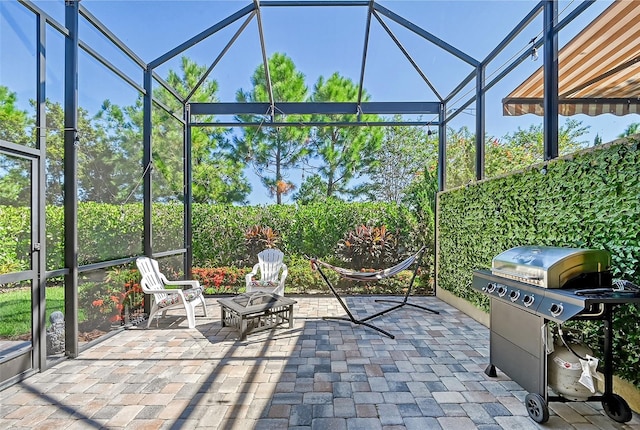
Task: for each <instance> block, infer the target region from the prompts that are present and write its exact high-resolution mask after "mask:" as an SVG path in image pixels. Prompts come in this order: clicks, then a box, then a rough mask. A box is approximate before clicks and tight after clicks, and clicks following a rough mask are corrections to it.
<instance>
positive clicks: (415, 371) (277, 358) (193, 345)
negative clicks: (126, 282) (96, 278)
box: [0, 297, 640, 430]
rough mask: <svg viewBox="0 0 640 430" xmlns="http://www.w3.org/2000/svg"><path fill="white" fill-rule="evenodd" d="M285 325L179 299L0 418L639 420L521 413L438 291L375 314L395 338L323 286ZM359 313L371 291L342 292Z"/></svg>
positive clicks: (297, 422)
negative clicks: (225, 320) (231, 321)
mask: <svg viewBox="0 0 640 430" xmlns="http://www.w3.org/2000/svg"><path fill="white" fill-rule="evenodd" d="M295 299H296V300H297V301H298V304H297V305H296V308H295V316H296V320H295V324H294V328H292V329H289V328H282V329H277V330H272V331H268V332H261V333H256V334H252V335H249V337H248V338H247V340H246V341H242V342H240V341H237V334H236V332H234V331H233V330H231V329H230V328H227V327H225V328H222V327H221V324H220V321H219V318H220V309H219V306H218V305H217V303H216V299H215V298H208V299H207V303H208V306H209V312H210V317H209V318H202V317H197V318H196V319H197V326H196V328H195V329H188V328H186V321H185V320H184V318H181V317H179V316H178V315H179V313H178V311H176V312H175V313H174V314H173V315H172V316H169V317H168V318H166V319H164V320H161V321H160V323H159V325H158V327H157V328H156V324H155V322H154V323H152V325H151V329H149V330H145V329H131V330H125V331H124V332H122V333H120V334H117V335H115V336H113V337H111V338H110V339H107V340H106V341H104V342H101V343H100V344H98V345H96V346H94V347H92V348H90V349H88V350H87V351H85V352H83V353H82V354H81V356H80V357H79V358H77V359H75V360H66V361H64V362H62V363H60V364H58V365H56V366H55V367H53V368H52V369H49V370H47V371H46V372H43V373H40V374H37V375H35V376H33V377H31V378H29V379H27V380H25V381H23V382H21V383H19V384H17V385H14V386H12V387H9V388H7V389H6V390H4V391H2V392H0V428H1V429H15V428H30V429H31V428H34V429H56V430H61V429H92V428H93V429H98V428H100V429H120V428H126V429H192V428H193V429H195V428H197V429H207V428H210V429H286V428H289V429H314V430H316V429H317V430H321V429H322V430H327V429H329V430H331V429H338V430H340V429H344V430H359V429H362V430H375V429H388V430H392V429H416V430H426V429H455V430H459V429H460V430H466V429H484V430H490V429H508V430H512V429H535V428H553V429H580V430H587V429H593V430H596V429H636V430H638V429H640V419H639V418H638V416H637V415H634V417H633V419H632V421H631V422H629V423H627V424H625V425H622V424H618V423H616V422H615V421H612V420H611V419H609V418H608V417H607V416H606V415H605V414H604V412H603V411H602V407H601V405H600V404H599V403H595V402H593V403H584V402H574V403H551V404H550V408H551V418H550V419H549V421H548V423H547V424H546V425H545V426H540V425H538V424H536V423H535V422H534V421H533V420H531V419H530V418H529V417H528V415H527V412H526V410H525V407H524V406H523V399H524V396H525V395H526V392H524V391H523V390H522V388H520V387H519V386H518V385H517V384H516V383H514V382H512V381H510V380H509V378H507V377H506V376H505V375H503V374H501V373H500V372H499V375H498V378H489V377H487V376H486V375H485V374H484V372H483V370H484V368H485V367H486V365H487V363H488V343H489V332H488V330H487V328H485V327H484V326H482V325H481V324H479V323H477V322H476V321H474V320H472V319H471V318H469V317H467V316H466V315H465V314H463V313H461V312H460V311H458V310H457V309H455V308H452V307H451V306H449V305H447V304H445V303H444V302H442V301H440V300H439V299H437V298H435V297H416V298H412V299H411V300H412V301H413V302H414V303H418V304H422V305H424V306H428V307H431V308H435V309H438V310H440V312H441V313H440V315H434V314H431V313H428V312H424V311H420V310H417V309H414V308H411V307H408V306H407V307H404V308H402V309H399V310H396V311H393V312H391V313H389V314H387V315H385V316H382V317H380V318H377V319H375V320H374V321H373V322H375V323H376V324H379V325H380V326H381V327H383V328H384V329H386V330H390V331H391V332H392V333H393V334H394V335H395V336H396V338H395V339H393V340H392V339H389V338H387V337H384V336H381V335H379V334H378V333H377V332H375V331H373V330H371V329H368V328H366V327H362V326H354V325H352V324H350V323H347V322H337V321H324V320H322V318H321V317H322V316H326V315H342V314H343V311H342V309H341V308H340V307H339V304H338V302H337V301H336V300H335V299H333V298H331V297H295ZM347 300H348V302H349V305H350V306H351V308H352V310H353V311H354V312H356V313H357V314H358V315H367V314H370V313H372V312H374V311H377V310H380V309H384V306H388V305H385V304H376V303H375V302H374V300H373V298H372V297H357V298H355V297H349V298H347Z"/></svg>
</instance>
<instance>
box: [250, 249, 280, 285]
mask: <svg viewBox="0 0 640 430" xmlns="http://www.w3.org/2000/svg"><path fill="white" fill-rule="evenodd" d="M283 260H284V254H283V253H282V251H280V250H279V249H265V250H264V251H261V252H260V253H259V254H258V264H256V265H255V266H253V269H252V270H251V272H249V273H247V275H246V277H245V279H246V283H247V293H253V292H263V293H274V294H277V295H279V296H284V281H285V279H286V278H287V273H288V269H287V265H286V264H284V262H283ZM258 272H260V279H254V277H255V276H257V275H258Z"/></svg>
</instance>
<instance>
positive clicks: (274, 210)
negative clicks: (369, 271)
mask: <svg viewBox="0 0 640 430" xmlns="http://www.w3.org/2000/svg"><path fill="white" fill-rule="evenodd" d="M360 224H367V225H375V226H380V225H386V226H387V229H389V230H390V231H392V232H393V233H396V232H398V234H399V236H400V239H401V240H400V242H401V243H402V244H404V246H405V247H407V248H408V250H409V251H413V250H417V249H418V248H419V247H420V246H419V245H418V243H417V240H418V239H417V228H418V227H417V221H416V219H415V217H414V216H413V214H412V213H411V212H410V211H409V210H408V209H407V208H406V207H403V206H399V205H396V204H385V203H344V202H337V201H331V202H327V203H319V204H311V205H304V206H294V205H270V206H250V207H238V206H217V205H194V207H193V264H194V266H202V267H218V266H233V265H237V266H242V265H246V264H247V261H254V260H255V256H248V255H247V254H246V249H245V246H244V232H245V231H246V230H247V229H249V228H250V227H252V226H254V225H260V226H264V227H271V228H272V229H273V230H275V231H276V232H277V233H278V235H279V236H280V237H281V241H280V243H279V244H278V247H279V248H280V249H282V250H283V252H284V253H285V254H287V255H295V256H301V257H304V256H313V257H318V258H322V259H326V258H329V259H331V258H333V257H334V251H335V248H336V245H337V243H338V241H339V240H340V239H342V238H343V236H344V234H345V233H346V232H348V231H349V230H352V229H353V228H355V227H356V226H358V225H360ZM247 259H249V260H247Z"/></svg>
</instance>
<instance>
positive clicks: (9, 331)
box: [0, 287, 64, 339]
mask: <svg viewBox="0 0 640 430" xmlns="http://www.w3.org/2000/svg"><path fill="white" fill-rule="evenodd" d="M46 298H47V305H46V309H47V319H46V322H47V326H48V325H49V315H51V313H52V312H54V311H61V312H64V287H48V288H47V292H46ZM30 334H31V290H30V289H28V288H20V289H16V290H15V291H11V290H9V291H6V292H2V293H0V338H2V339H15V338H18V337H19V336H22V335H30Z"/></svg>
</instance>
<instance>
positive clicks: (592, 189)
mask: <svg viewBox="0 0 640 430" xmlns="http://www.w3.org/2000/svg"><path fill="white" fill-rule="evenodd" d="M639 196H640V143H639V142H638V141H637V140H632V139H630V140H622V141H616V142H613V143H612V144H609V145H606V146H601V147H596V148H593V149H591V150H587V151H583V152H580V153H577V154H573V155H572V156H570V157H565V158H562V159H557V160H554V161H551V162H548V163H546V164H544V165H539V166H535V167H533V168H530V169H527V170H525V171H522V172H519V173H516V174H513V175H509V176H505V177H501V178H497V179H493V180H487V181H482V182H479V183H477V184H473V185H469V186H467V187H463V188H458V189H455V190H451V191H448V192H445V193H442V194H440V195H439V197H438V199H439V202H438V204H439V213H438V244H439V247H438V257H439V265H438V275H437V276H438V285H439V286H440V287H441V288H443V289H445V290H448V291H451V292H452V293H453V294H455V295H456V296H459V297H462V298H464V299H466V300H468V301H470V302H471V303H473V304H475V305H476V306H478V307H481V308H482V309H484V310H488V299H487V298H486V297H484V296H483V295H482V294H479V293H477V292H475V291H474V290H472V289H471V287H470V285H471V281H472V272H473V270H476V269H488V268H490V267H491V259H492V258H493V257H494V256H495V255H497V254H499V253H500V252H502V251H505V250H507V249H509V248H512V247H514V246H518V245H549V246H563V247H585V248H596V249H606V250H608V251H610V252H611V256H612V266H613V275H614V277H615V278H623V279H626V280H629V281H632V282H634V283H636V284H640V198H639ZM639 321H640V309H638V307H636V306H626V307H621V308H620V309H618V310H617V311H616V313H615V321H614V326H615V330H614V333H615V340H614V351H615V355H616V365H617V366H619V373H620V376H622V377H624V378H625V379H627V380H629V381H631V382H633V383H634V384H636V385H638V386H640V366H639V364H640V363H639V360H640V358H639V357H640V324H639ZM584 331H585V332H586V333H587V335H588V337H589V338H590V339H591V340H592V342H593V341H595V343H597V344H598V346H599V347H600V348H601V337H600V334H599V333H598V332H599V327H598V326H597V324H590V325H587V326H586V327H585V328H584ZM589 346H592V347H593V346H594V345H593V344H590V345H589ZM600 353H601V352H600Z"/></svg>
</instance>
